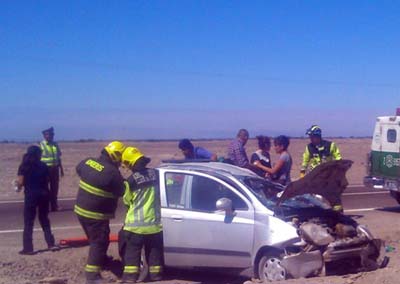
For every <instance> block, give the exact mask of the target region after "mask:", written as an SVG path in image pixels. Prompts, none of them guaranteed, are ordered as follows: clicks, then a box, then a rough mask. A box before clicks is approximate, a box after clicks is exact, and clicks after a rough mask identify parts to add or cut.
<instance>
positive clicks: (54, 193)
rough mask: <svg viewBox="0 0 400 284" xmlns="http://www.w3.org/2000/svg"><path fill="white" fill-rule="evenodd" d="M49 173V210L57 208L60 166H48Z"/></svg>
mask: <svg viewBox="0 0 400 284" xmlns="http://www.w3.org/2000/svg"><path fill="white" fill-rule="evenodd" d="M49 175H50V184H49V185H50V187H49V188H50V208H51V211H56V210H57V209H58V200H57V199H58V184H59V182H60V168H59V167H58V166H54V167H49Z"/></svg>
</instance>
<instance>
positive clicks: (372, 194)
mask: <svg viewBox="0 0 400 284" xmlns="http://www.w3.org/2000/svg"><path fill="white" fill-rule="evenodd" d="M342 201H343V206H344V210H345V213H354V212H363V211H371V210H374V209H377V208H384V207H397V206H398V204H397V202H396V201H395V200H394V199H393V198H392V197H391V196H390V194H389V192H388V191H384V190H370V189H367V188H364V187H363V186H350V187H348V188H347V189H346V191H345V192H344V194H343V196H342ZM74 202H75V200H74V199H73V198H64V199H60V200H59V204H60V206H61V207H62V210H60V211H59V212H52V213H50V218H51V223H52V229H53V231H58V230H68V231H71V230H77V233H79V232H80V231H81V228H80V225H79V223H78V221H77V219H76V216H75V214H74V213H73V206H74ZM22 212H23V201H22V200H16V201H0V216H2V218H0V236H1V234H11V233H20V232H22V228H23V218H22ZM124 214H125V209H124V206H123V205H122V204H120V206H119V207H118V211H117V216H116V218H115V219H114V220H113V221H112V222H111V224H112V227H113V228H120V227H121V222H122V220H124ZM116 220H117V221H116ZM35 228H37V229H39V230H40V228H39V224H38V222H36V227H35Z"/></svg>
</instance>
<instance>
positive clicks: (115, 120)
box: [0, 0, 400, 140]
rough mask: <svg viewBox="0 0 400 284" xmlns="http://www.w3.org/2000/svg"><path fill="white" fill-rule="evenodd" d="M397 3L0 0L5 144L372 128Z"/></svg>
mask: <svg viewBox="0 0 400 284" xmlns="http://www.w3.org/2000/svg"><path fill="white" fill-rule="evenodd" d="M398 15H400V2H398V1H294V0H293V1H184V0H182V1H171V0H169V1H12V0H11V1H7V0H3V1H0V60H1V64H0V93H1V97H2V103H1V104H0V127H1V129H2V131H1V132H0V139H1V140H3V139H9V140H32V139H40V138H41V133H40V131H41V130H42V129H44V128H47V127H48V126H54V127H55V129H56V138H57V139H62V140H73V139H81V138H94V139H106V140H109V139H127V138H129V139H174V138H178V139H179V138H182V137H189V138H225V137H233V136H235V135H236V132H237V130H238V129H239V128H247V129H248V130H249V131H250V136H252V137H254V136H255V135H257V134H266V135H271V136H274V135H278V134H286V135H290V136H301V135H304V132H305V129H306V128H308V127H309V126H310V125H311V124H319V125H320V126H321V127H322V129H323V133H324V135H326V136H364V135H371V134H372V130H373V125H374V122H375V117H376V116H378V115H391V114H394V112H395V108H396V107H400V82H399V79H398V74H400V34H399V27H400V17H399V16H398Z"/></svg>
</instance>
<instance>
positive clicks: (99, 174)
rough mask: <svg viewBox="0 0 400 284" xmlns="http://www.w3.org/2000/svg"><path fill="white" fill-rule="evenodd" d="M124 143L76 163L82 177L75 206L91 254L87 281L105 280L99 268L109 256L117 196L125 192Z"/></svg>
mask: <svg viewBox="0 0 400 284" xmlns="http://www.w3.org/2000/svg"><path fill="white" fill-rule="evenodd" d="M124 150H125V146H124V144H123V143H121V142H119V141H114V142H111V143H110V144H108V145H107V146H106V147H105V148H104V149H103V150H102V152H101V155H100V157H99V158H87V159H84V160H83V161H81V162H80V163H79V164H78V165H77V166H76V172H77V173H78V175H79V177H80V181H79V190H78V196H77V199H76V205H75V208H74V211H75V213H76V214H77V215H78V220H79V222H80V224H81V226H82V228H83V230H84V231H85V234H86V236H87V238H88V240H89V246H90V247H89V256H88V259H87V264H86V266H85V274H86V283H87V284H100V283H105V282H103V279H102V278H101V275H100V270H101V268H102V266H103V265H104V264H105V261H106V259H107V255H106V253H107V249H108V245H109V234H110V226H109V223H110V222H109V220H110V219H112V218H114V214H115V210H116V208H117V202H118V197H120V196H122V195H123V194H124V188H125V187H124V179H123V177H122V175H121V173H120V171H119V169H118V168H119V166H120V163H121V157H122V153H123V151H124Z"/></svg>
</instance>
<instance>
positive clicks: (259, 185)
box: [237, 176, 326, 211]
mask: <svg viewBox="0 0 400 284" xmlns="http://www.w3.org/2000/svg"><path fill="white" fill-rule="evenodd" d="M237 178H238V179H239V180H240V181H241V182H242V183H243V184H244V185H245V186H246V187H247V188H249V189H250V190H251V191H252V192H253V194H254V195H255V196H256V197H257V199H258V200H259V201H260V202H261V203H262V204H264V205H265V206H266V207H267V208H268V209H270V210H272V211H275V209H276V207H277V205H276V203H277V201H278V198H279V196H280V193H281V192H283V190H284V189H285V186H283V185H281V184H278V183H274V182H271V181H268V180H265V179H262V178H258V177H249V176H238V177H237ZM279 206H280V207H290V208H309V207H320V208H324V209H326V204H325V203H324V202H323V201H321V200H320V199H318V198H316V197H315V196H314V195H312V194H304V195H298V196H295V197H293V198H290V199H287V200H285V201H284V202H282V203H281V204H280V205H279Z"/></svg>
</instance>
